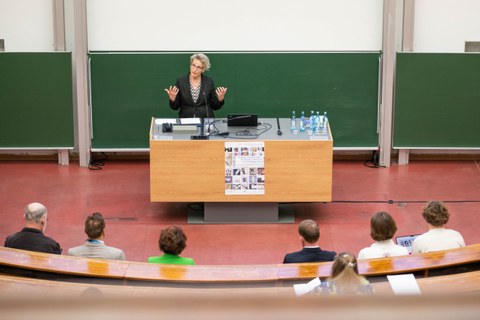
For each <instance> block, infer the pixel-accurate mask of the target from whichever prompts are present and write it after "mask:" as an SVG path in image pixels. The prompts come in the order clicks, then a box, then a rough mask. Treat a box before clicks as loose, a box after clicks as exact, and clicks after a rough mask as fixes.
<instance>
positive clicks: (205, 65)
mask: <svg viewBox="0 0 480 320" xmlns="http://www.w3.org/2000/svg"><path fill="white" fill-rule="evenodd" d="M195 59H197V60H200V61H201V62H202V64H203V71H208V70H210V67H211V66H212V65H211V64H210V59H208V57H207V55H205V54H203V53H195V54H193V55H192V56H191V57H190V64H192V63H193V60H195Z"/></svg>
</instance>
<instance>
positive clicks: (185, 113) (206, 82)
mask: <svg viewBox="0 0 480 320" xmlns="http://www.w3.org/2000/svg"><path fill="white" fill-rule="evenodd" d="M175 86H176V87H177V88H178V90H179V91H178V94H177V98H176V99H175V101H173V102H172V101H171V100H170V99H169V100H168V101H169V103H170V108H172V109H173V110H179V111H178V117H179V118H215V114H214V113H213V110H218V109H220V108H221V107H222V106H223V104H224V102H225V100H224V101H222V102H220V101H218V97H217V93H216V92H215V85H214V83H213V80H212V79H211V78H209V77H207V76H205V75H203V74H202V83H201V86H200V96H199V97H198V100H197V102H196V103H195V102H193V98H192V93H191V92H190V79H189V75H188V74H187V75H184V76H181V77H180V78H178V79H177V81H176V82H175ZM206 105H208V113H207V108H206Z"/></svg>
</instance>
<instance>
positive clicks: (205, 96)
mask: <svg viewBox="0 0 480 320" xmlns="http://www.w3.org/2000/svg"><path fill="white" fill-rule="evenodd" d="M203 99H205V112H206V114H207V123H208V127H207V133H210V113H209V112H208V103H207V95H206V94H205V91H204V92H203Z"/></svg>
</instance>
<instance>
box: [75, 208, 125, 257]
mask: <svg viewBox="0 0 480 320" xmlns="http://www.w3.org/2000/svg"><path fill="white" fill-rule="evenodd" d="M85 233H86V234H87V236H88V239H87V241H86V242H85V244H84V245H81V246H78V247H75V248H70V249H69V250H68V255H69V256H77V257H86V258H100V259H110V260H125V254H124V253H123V250H121V249H117V248H114V247H109V246H107V245H105V242H104V239H105V220H104V219H103V216H102V214H101V213H99V212H95V213H93V214H92V215H90V216H88V217H87V219H86V220H85Z"/></svg>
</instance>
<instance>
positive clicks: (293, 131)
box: [290, 111, 298, 134]
mask: <svg viewBox="0 0 480 320" xmlns="http://www.w3.org/2000/svg"><path fill="white" fill-rule="evenodd" d="M290 130H291V131H292V133H293V134H296V133H298V130H297V117H296V116H295V111H292V125H291V127H290Z"/></svg>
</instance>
